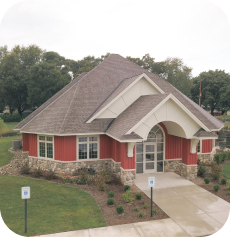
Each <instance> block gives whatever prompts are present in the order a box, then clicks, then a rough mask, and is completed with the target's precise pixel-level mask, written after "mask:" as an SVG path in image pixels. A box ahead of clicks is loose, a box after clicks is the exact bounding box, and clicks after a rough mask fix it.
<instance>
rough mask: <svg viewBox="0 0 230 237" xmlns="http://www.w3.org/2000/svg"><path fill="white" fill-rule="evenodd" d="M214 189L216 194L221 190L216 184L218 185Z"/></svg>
mask: <svg viewBox="0 0 230 237" xmlns="http://www.w3.org/2000/svg"><path fill="white" fill-rule="evenodd" d="M213 189H214V191H215V192H218V191H219V189H220V186H219V185H218V184H216V185H214V186H213Z"/></svg>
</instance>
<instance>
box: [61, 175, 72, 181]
mask: <svg viewBox="0 0 230 237" xmlns="http://www.w3.org/2000/svg"><path fill="white" fill-rule="evenodd" d="M62 180H63V182H64V183H70V182H71V176H70V175H67V174H65V175H63V176H62Z"/></svg>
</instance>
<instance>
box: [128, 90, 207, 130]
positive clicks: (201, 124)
mask: <svg viewBox="0 0 230 237" xmlns="http://www.w3.org/2000/svg"><path fill="white" fill-rule="evenodd" d="M169 99H172V100H173V101H174V102H175V103H176V104H177V105H178V106H179V107H180V108H181V109H182V110H183V111H184V112H185V113H187V114H188V115H189V116H190V117H191V118H192V119H193V120H194V121H195V122H196V123H197V124H198V125H200V126H201V127H202V128H203V129H204V130H205V131H208V132H210V130H209V129H208V128H207V127H206V126H205V125H204V124H203V123H202V122H201V121H200V120H199V119H198V118H197V117H196V116H195V115H194V114H193V113H191V111H190V110H188V109H187V108H186V107H185V106H184V105H183V104H182V103H181V102H180V101H179V100H178V99H177V98H176V97H175V96H174V95H173V94H169V95H168V96H167V97H166V98H165V99H164V100H162V101H161V102H160V103H159V104H158V105H157V106H156V107H155V108H153V109H152V110H151V111H150V112H149V113H148V114H147V115H146V116H144V117H143V118H142V119H141V120H140V121H139V122H138V123H137V124H136V125H134V126H133V127H132V128H131V129H130V130H129V131H128V132H127V133H126V134H130V133H131V132H133V131H134V130H135V129H136V128H138V127H139V126H140V125H141V124H142V123H143V122H144V121H145V120H146V119H147V118H149V117H150V116H151V115H152V114H153V113H154V112H155V111H157V110H158V109H159V108H160V107H161V106H162V105H163V104H165V103H166V102H167V101H168V100H169Z"/></svg>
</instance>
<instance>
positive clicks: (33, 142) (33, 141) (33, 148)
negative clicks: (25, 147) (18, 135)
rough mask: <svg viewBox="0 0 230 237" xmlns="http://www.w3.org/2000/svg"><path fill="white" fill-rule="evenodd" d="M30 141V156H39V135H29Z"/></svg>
mask: <svg viewBox="0 0 230 237" xmlns="http://www.w3.org/2000/svg"><path fill="white" fill-rule="evenodd" d="M28 141H29V156H35V157H37V156H38V149H37V145H38V143H37V134H28Z"/></svg>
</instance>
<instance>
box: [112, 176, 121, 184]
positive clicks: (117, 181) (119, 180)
mask: <svg viewBox="0 0 230 237" xmlns="http://www.w3.org/2000/svg"><path fill="white" fill-rule="evenodd" d="M112 179H113V183H114V184H117V185H121V184H122V183H121V178H120V177H119V176H117V175H116V174H115V173H113V176H112Z"/></svg>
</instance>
